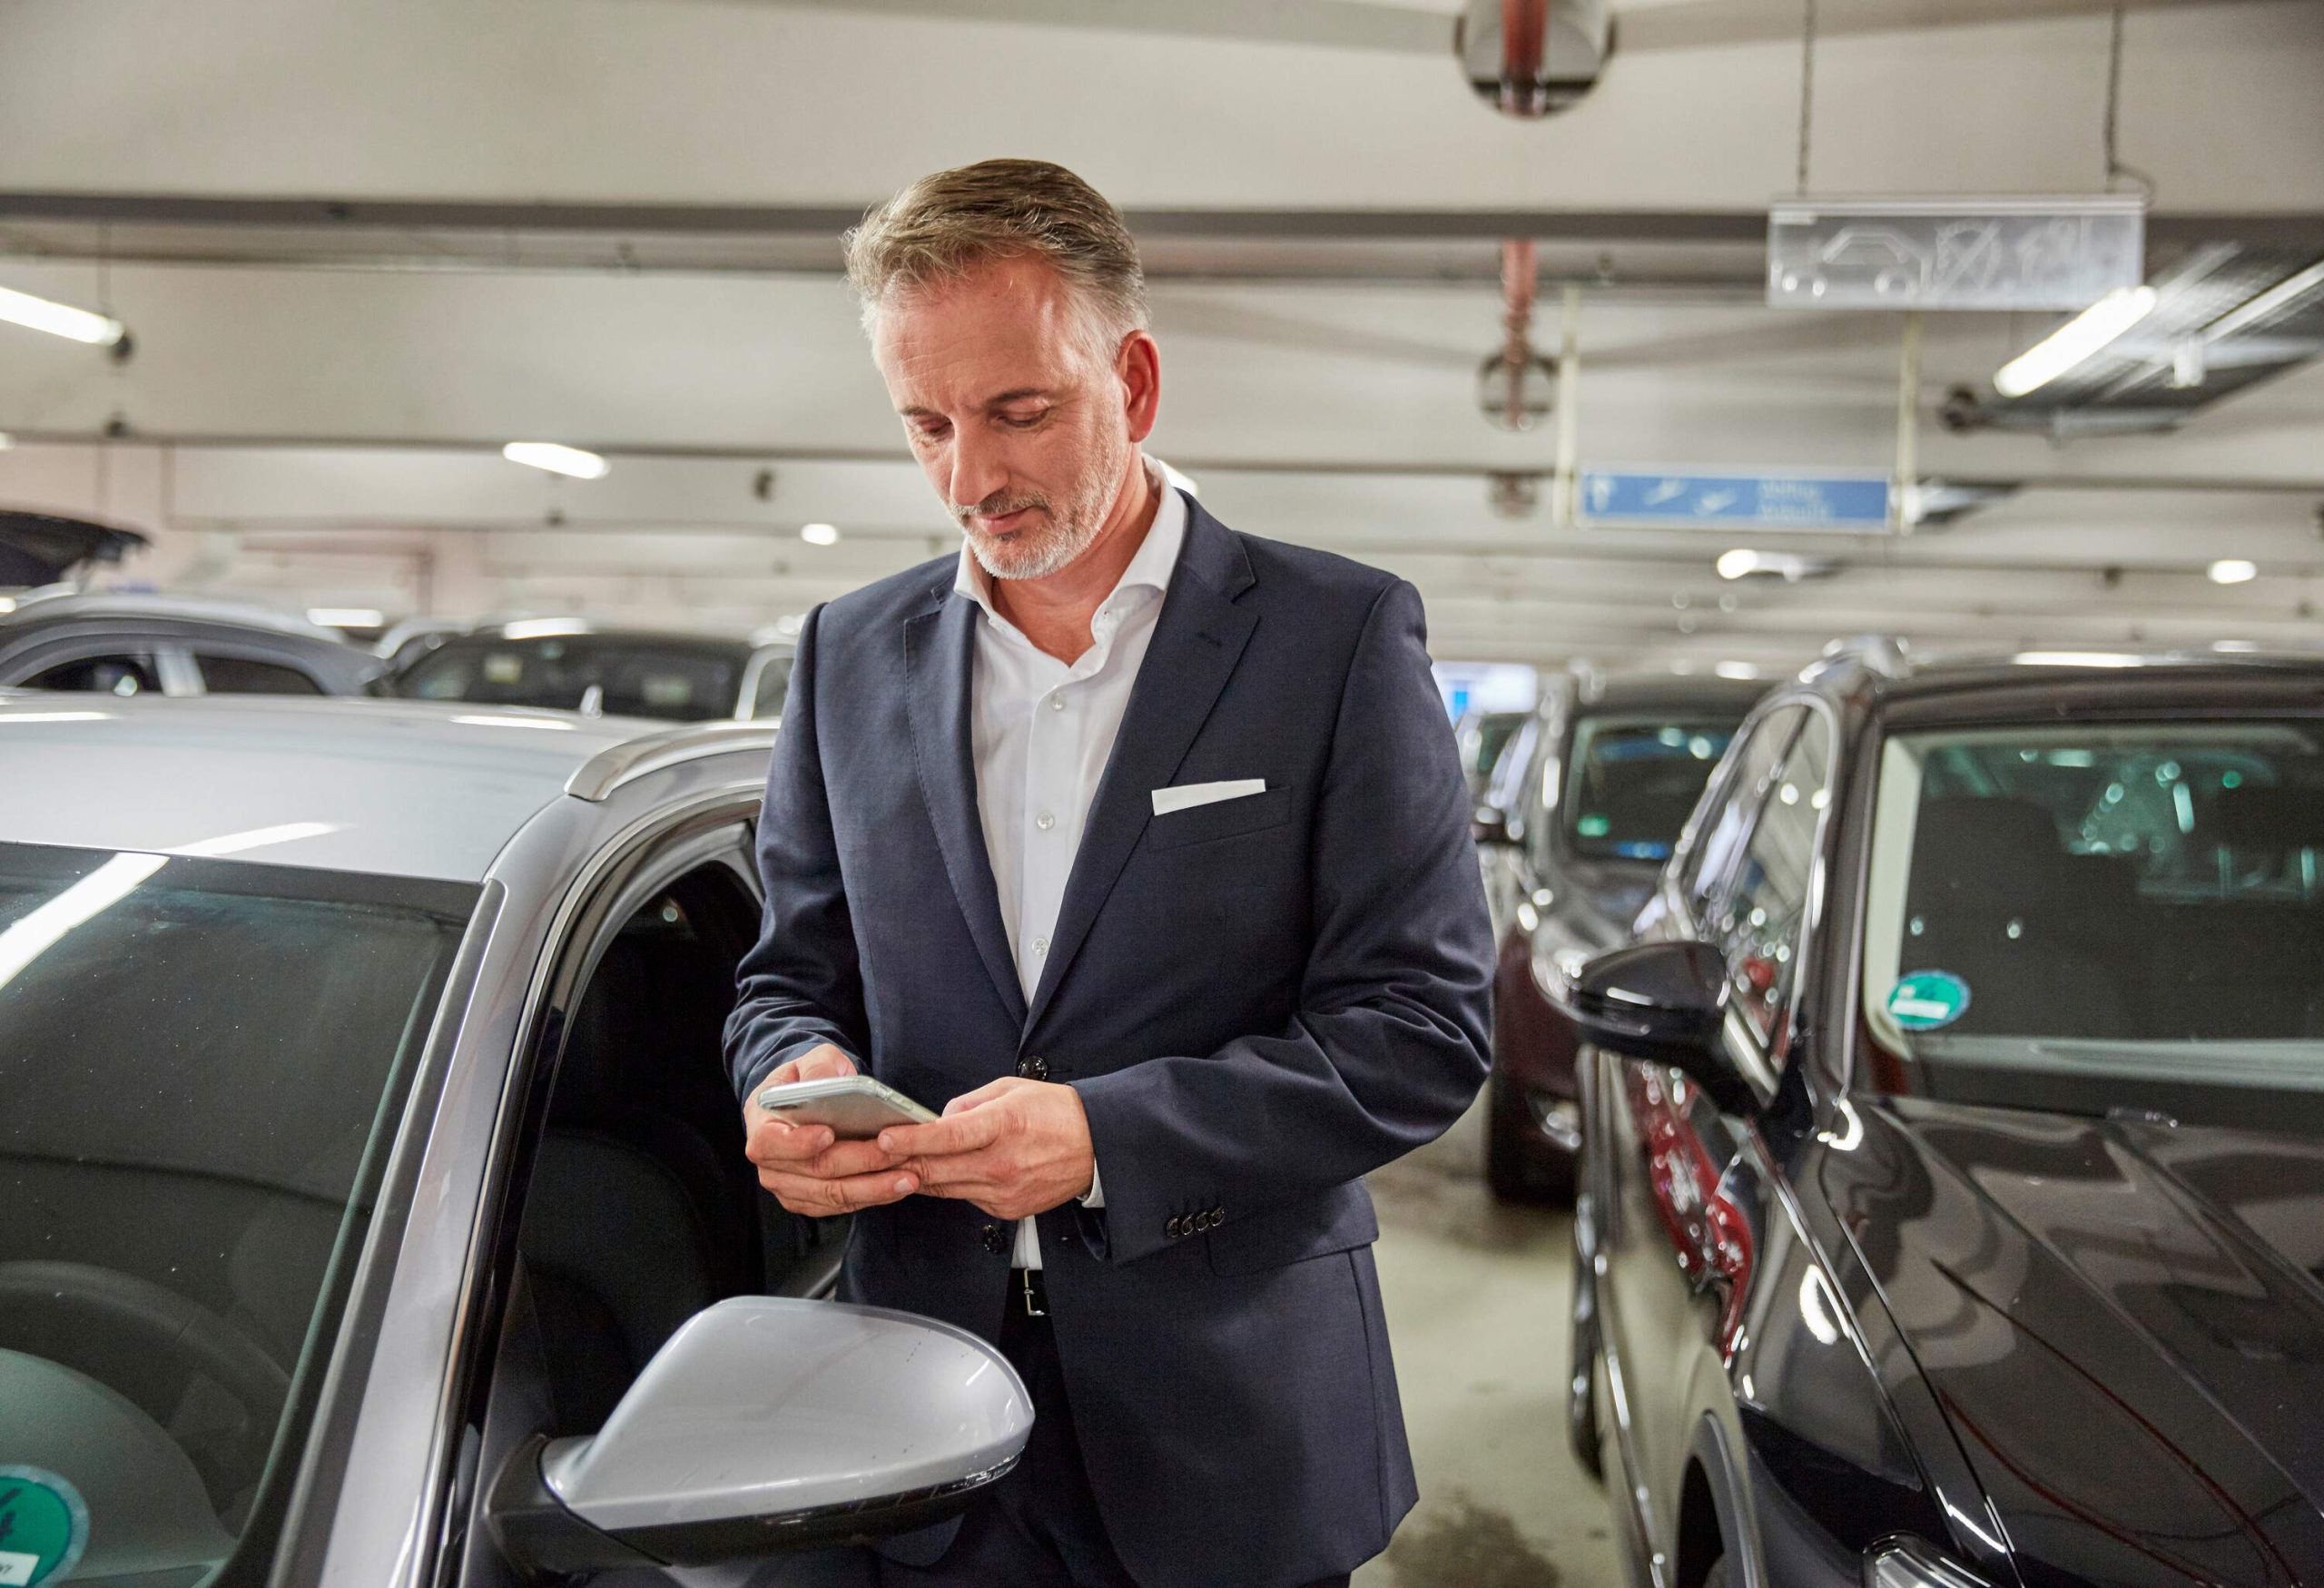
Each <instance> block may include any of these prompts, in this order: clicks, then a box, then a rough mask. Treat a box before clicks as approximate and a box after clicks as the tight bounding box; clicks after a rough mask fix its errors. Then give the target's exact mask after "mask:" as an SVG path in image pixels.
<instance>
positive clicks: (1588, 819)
mask: <svg viewBox="0 0 2324 1588" xmlns="http://www.w3.org/2000/svg"><path fill="white" fill-rule="evenodd" d="M1741 720H1742V719H1741V717H1740V716H1739V715H1737V716H1732V717H1715V716H1698V715H1693V714H1690V713H1660V714H1656V715H1611V716H1590V717H1584V718H1583V719H1582V720H1581V724H1580V725H1579V726H1577V727H1576V728H1575V730H1574V735H1573V765H1572V768H1571V774H1570V775H1571V779H1572V787H1571V791H1570V792H1569V793H1568V794H1567V795H1566V800H1565V813H1564V814H1565V822H1566V832H1567V841H1568V842H1569V843H1571V844H1572V845H1573V852H1574V853H1576V854H1579V855H1581V856H1583V857H1585V858H1587V859H1590V860H1647V861H1655V862H1661V861H1665V860H1668V859H1669V858H1670V851H1671V848H1672V847H1673V846H1674V845H1675V844H1676V843H1678V841H1679V833H1680V832H1681V831H1682V830H1683V829H1684V828H1685V827H1686V824H1687V817H1688V815H1689V813H1691V812H1692V811H1693V810H1694V808H1695V802H1696V801H1697V800H1699V799H1700V798H1701V797H1702V792H1703V785H1704V784H1706V783H1708V782H1709V781H1710V774H1711V770H1712V768H1714V767H1715V766H1717V765H1718V758H1719V757H1720V756H1721V755H1724V754H1726V751H1727V745H1728V740H1730V739H1732V738H1733V737H1734V736H1735V726H1736V724H1737V723H1738V722H1739V721H1741Z"/></svg>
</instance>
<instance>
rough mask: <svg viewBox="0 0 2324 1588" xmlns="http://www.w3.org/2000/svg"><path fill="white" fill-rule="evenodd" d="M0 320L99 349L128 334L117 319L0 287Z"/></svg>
mask: <svg viewBox="0 0 2324 1588" xmlns="http://www.w3.org/2000/svg"><path fill="white" fill-rule="evenodd" d="M0 320H5V321H8V322H9V323H10V324H11V325H21V326H24V327H25V328H26V329H27V330H44V331H46V332H48V334H49V335H51V336H61V337H64V338H65V339H66V340H70V341H76V342H87V343H89V344H90V345H91V346H93V347H100V348H109V347H112V346H113V344H114V343H115V342H118V341H119V340H121V339H122V338H123V337H124V336H126V335H127V334H128V330H127V329H126V328H125V327H123V324H122V323H121V321H118V320H110V319H107V318H106V317H105V316H104V315H102V314H92V313H90V312H89V311H87V310H85V309H75V308H74V307H73V306H72V305H71V304H69V303H52V302H50V301H48V300H47V299H45V298H35V297H34V296H33V295H32V294H31V293H30V292H18V291H14V290H13V289H11V288H7V287H0Z"/></svg>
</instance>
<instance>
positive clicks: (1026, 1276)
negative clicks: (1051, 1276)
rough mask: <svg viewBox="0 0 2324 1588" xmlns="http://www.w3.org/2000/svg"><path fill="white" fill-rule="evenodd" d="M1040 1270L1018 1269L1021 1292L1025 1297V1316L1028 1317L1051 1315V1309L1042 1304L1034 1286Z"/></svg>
mask: <svg viewBox="0 0 2324 1588" xmlns="http://www.w3.org/2000/svg"><path fill="white" fill-rule="evenodd" d="M1017 1276H1018V1280H1017V1282H1018V1286H1019V1292H1020V1294H1022V1295H1023V1297H1024V1298H1025V1316H1026V1317H1049V1308H1048V1307H1043V1306H1042V1305H1041V1297H1040V1295H1039V1292H1038V1291H1037V1290H1036V1289H1035V1288H1034V1281H1035V1280H1036V1278H1038V1277H1039V1269H1036V1268H1019V1269H1018V1270H1017Z"/></svg>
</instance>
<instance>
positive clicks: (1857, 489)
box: [1581, 469, 1888, 534]
mask: <svg viewBox="0 0 2324 1588" xmlns="http://www.w3.org/2000/svg"><path fill="white" fill-rule="evenodd" d="M1581 517H1582V519H1583V521H1584V522H1590V523H1613V524H1650V525H1659V526H1664V527H1671V528H1720V529H1727V528H1737V527H1738V526H1743V525H1760V526H1765V527H1770V528H1789V529H1833V530H1843V531H1846V532H1849V533H1855V534H1879V533H1883V532H1885V531H1886V529H1887V528H1888V482H1887V480H1886V479H1869V478H1833V477H1830V476H1826V475H1800V474H1647V473H1640V472H1633V471H1629V470H1618V469H1584V470H1582V474H1581Z"/></svg>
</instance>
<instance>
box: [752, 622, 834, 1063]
mask: <svg viewBox="0 0 2324 1588" xmlns="http://www.w3.org/2000/svg"><path fill="white" fill-rule="evenodd" d="M821 617H822V608H820V607H818V608H817V609H816V610H815V611H814V612H812V613H810V614H809V615H808V617H807V621H806V623H805V624H804V625H803V626H802V628H801V629H800V632H799V649H798V654H797V656H796V657H795V658H794V660H793V666H792V672H791V691H790V695H789V696H788V698H787V699H786V700H785V701H784V703H783V724H782V727H781V729H780V730H779V731H778V732H777V733H776V735H775V737H774V759H773V764H772V765H771V766H770V767H769V768H768V771H767V780H766V800H765V803H764V804H763V806H762V807H761V808H760V812H759V830H758V868H759V882H760V883H761V885H762V886H763V887H764V888H765V890H766V906H765V909H764V911H763V912H762V914H761V916H760V924H759V941H758V942H757V944H756V945H755V946H754V947H753V949H752V950H751V952H749V953H747V954H745V955H744V956H743V962H742V964H741V966H740V967H739V969H738V970H737V972H736V980H737V981H738V983H739V996H738V998H737V1001H736V1002H735V1005H734V1013H733V1014H731V1015H729V1016H728V1017H727V1020H726V1063H727V1070H728V1072H729V1074H731V1075H732V1077H733V1078H734V1090H735V1091H736V1094H737V1095H738V1096H748V1095H749V1093H750V1090H751V1088H753V1086H756V1085H757V1084H758V1083H759V1081H760V1080H762V1079H763V1078H764V1077H765V1075H766V1074H767V1072H768V1071H769V1070H773V1068H774V1067H775V1066H776V1065H778V1064H781V1063H783V1062H784V1061H785V1060H790V1059H794V1058H796V1057H798V1056H799V1055H800V1054H801V1053H803V1052H805V1051H806V1050H808V1049H810V1048H812V1047H814V1046H816V1045H817V1044H819V1043H822V1042H830V1043H832V1044H833V1045H835V1046H837V1047H839V1048H841V1049H842V1050H845V1051H846V1052H848V1053H850V1054H852V1055H854V1056H855V1058H856V1061H857V1063H858V1064H859V1065H860V1064H862V1062H863V1060H862V1053H863V1050H864V1043H863V1041H862V1031H863V1027H864V1019H863V982H862V968H861V966H860V965H859V964H858V962H857V960H856V954H855V927H854V922H853V921H852V918H851V917H850V915H849V913H848V907H847V894H846V893H845V891H844V890H843V888H842V885H841V882H840V869H839V846H838V843H837V841H836V840H835V839H834V838H833V837H832V811H831V803H830V799H829V797H828V795H827V794H826V792H825V790H824V786H823V772H822V757H821V755H820V754H819V753H818V750H817V744H818V739H817V735H816V722H815V632H816V625H817V622H818V620H819V619H820V618H821Z"/></svg>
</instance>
